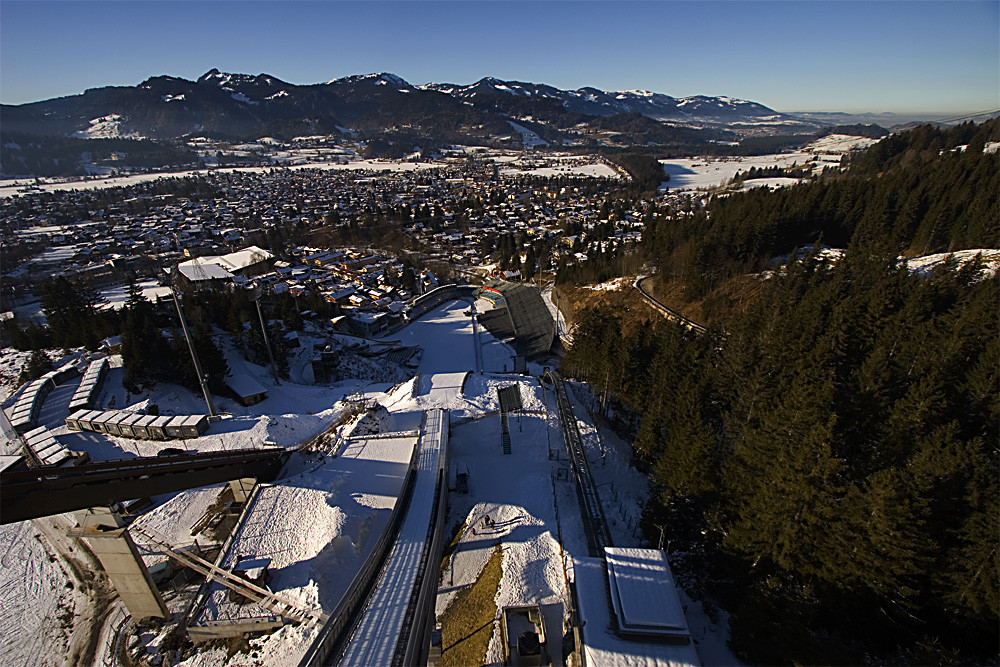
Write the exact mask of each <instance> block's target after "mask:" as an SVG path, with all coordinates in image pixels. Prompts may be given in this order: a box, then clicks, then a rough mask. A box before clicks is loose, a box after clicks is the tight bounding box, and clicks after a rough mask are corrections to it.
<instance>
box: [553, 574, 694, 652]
mask: <svg viewBox="0 0 1000 667" xmlns="http://www.w3.org/2000/svg"><path fill="white" fill-rule="evenodd" d="M573 573H574V574H573V576H574V583H575V588H576V593H577V603H578V610H579V613H580V620H581V621H582V623H583V625H582V627H581V634H582V642H581V643H582V644H583V647H582V648H583V650H584V651H585V652H586V662H587V664H589V665H605V666H608V667H627V666H631V665H645V666H647V667H653V666H662V667H667V666H670V667H681V666H685V667H686V666H696V665H700V664H701V661H700V660H699V658H698V653H697V651H696V650H695V647H694V645H692V644H685V645H676V644H667V643H663V642H651V641H634V640H629V639H625V638H622V637H619V636H618V635H616V634H615V633H614V631H613V628H614V621H612V619H611V613H610V611H609V607H608V594H607V589H606V581H607V574H606V570H605V565H604V561H603V560H602V559H600V558H574V559H573Z"/></svg>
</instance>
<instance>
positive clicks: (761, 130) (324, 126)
mask: <svg viewBox="0 0 1000 667" xmlns="http://www.w3.org/2000/svg"><path fill="white" fill-rule="evenodd" d="M0 111H2V128H0V129H3V130H4V131H7V132H24V133H28V134H36V135H48V136H75V137H80V138H111V137H135V138H139V137H146V138H152V139H175V138H180V137H184V136H210V137H213V138H220V139H226V138H232V139H252V138H258V137H261V136H276V137H284V138H291V137H292V136H297V135H308V134H336V133H338V132H344V131H345V130H347V129H348V128H349V129H350V130H351V131H359V132H362V133H368V136H371V137H376V136H380V135H385V136H387V137H389V139H388V141H390V143H391V142H392V141H394V140H399V141H404V142H405V141H410V140H411V139H412V140H422V142H423V143H435V142H436V143H445V142H451V143H463V142H473V143H475V142H478V143H487V144H488V143H490V142H497V141H502V140H510V139H511V137H512V136H516V135H517V133H516V132H513V131H512V127H511V125H510V121H516V122H517V123H518V124H520V125H522V126H525V127H529V129H531V130H532V131H534V132H537V133H538V134H539V135H540V136H542V137H543V138H544V139H546V140H548V141H555V142H557V143H558V142H560V141H562V140H564V139H565V140H567V141H568V142H573V143H577V144H578V143H579V140H578V138H573V137H571V136H570V135H580V134H586V133H588V132H591V133H592V132H595V131H597V129H599V128H597V124H595V121H597V120H599V119H601V118H606V117H610V116H617V115H619V114H641V115H642V116H645V117H646V118H649V119H652V120H653V121H656V122H657V123H663V124H665V125H666V126H667V127H666V130H667V131H666V132H660V131H652V132H650V131H644V132H643V133H642V137H643V138H645V139H646V140H647V142H649V143H659V142H660V141H667V142H669V141H682V140H683V141H689V140H691V137H693V136H697V137H699V138H700V139H701V140H710V139H713V138H714V139H720V138H731V136H730V133H731V132H733V131H736V132H741V131H743V132H750V133H758V134H768V133H771V134H773V133H778V132H787V131H789V130H790V128H791V129H795V130H796V131H814V130H815V129H818V128H819V127H820V125H819V124H818V123H815V122H812V121H808V120H804V119H800V118H795V117H792V116H788V115H785V114H781V113H778V112H776V111H774V110H773V109H770V108H768V107H766V106H763V105H761V104H758V103H756V102H750V101H746V100H737V99H733V98H729V97H708V96H700V95H699V96H694V97H686V98H674V97H671V96H669V95H664V94H662V93H653V92H649V91H613V92H606V91H602V90H599V89H597V88H581V89H579V90H574V91H569V90H561V89H558V88H555V87H552V86H548V85H545V84H535V83H525V82H518V81H503V80H500V79H495V78H493V77H486V78H483V79H481V80H479V81H477V82H476V83H473V84H470V85H466V86H460V85H456V84H427V85H422V86H414V85H412V84H410V83H408V82H407V81H405V80H404V79H402V78H400V77H398V76H396V75H394V74H390V73H384V72H382V73H375V74H365V75H352V76H347V77H343V78H339V79H333V80H331V81H327V82H325V83H317V84H309V85H297V84H290V83H288V82H285V81H282V80H281V79H278V78H277V77H274V76H271V75H268V74H257V75H251V74H232V73H225V72H220V71H219V70H218V69H211V70H209V71H208V72H206V73H205V74H203V75H202V76H201V77H199V78H198V79H197V80H196V81H190V80H187V79H183V78H179V77H172V76H155V77H151V78H149V79H146V80H145V81H143V82H142V83H140V84H138V85H137V86H132V87H130V86H108V87H102V88H91V89H88V90H86V91H85V92H83V93H81V94H79V95H70V96H67V97H60V98H55V99H51V100H44V101H40V102H33V103H28V104H21V105H2V108H0ZM526 123H527V124H528V125H525V124H526ZM607 125H608V124H607V123H606V122H605V123H603V126H604V128H605V130H606V129H607ZM670 126H675V127H677V128H686V129H688V130H691V131H695V132H696V133H697V132H700V133H701V134H692V133H691V132H686V133H685V132H672V131H670V130H671V127H670ZM654 129H655V128H654ZM650 137H652V138H650ZM584 143H585V142H584Z"/></svg>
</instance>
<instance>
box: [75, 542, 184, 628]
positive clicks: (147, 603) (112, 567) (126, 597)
mask: <svg viewBox="0 0 1000 667" xmlns="http://www.w3.org/2000/svg"><path fill="white" fill-rule="evenodd" d="M73 535H74V537H79V538H81V539H84V540H86V541H87V545H88V546H90V549H91V551H93V552H94V555H95V556H97V559H98V560H99V561H101V567H102V568H103V569H104V571H105V572H106V573H107V575H108V578H109V579H111V583H112V584H114V586H115V590H117V591H118V595H119V596H120V597H121V599H122V602H124V603H125V606H126V607H127V608H128V612H129V614H131V615H132V618H134V619H136V620H140V619H143V618H148V617H150V616H153V617H156V618H170V612H169V611H167V606H166V605H165V604H163V598H161V597H160V592H159V591H158V590H157V589H156V585H155V584H154V583H153V578H152V577H150V576H149V570H147V569H146V564H145V563H143V562H142V557H141V556H140V555H139V550H138V549H136V547H135V542H133V541H132V536H131V535H129V534H128V529H126V528H112V529H106V530H81V531H77V532H75V533H74V534H73Z"/></svg>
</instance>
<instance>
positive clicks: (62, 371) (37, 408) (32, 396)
mask: <svg viewBox="0 0 1000 667" xmlns="http://www.w3.org/2000/svg"><path fill="white" fill-rule="evenodd" d="M77 372H78V371H77V369H76V368H75V367H74V366H67V367H64V368H59V369H56V370H52V371H49V372H48V373H46V374H45V375H43V376H41V377H40V378H38V379H37V380H32V381H31V382H29V383H28V384H27V385H25V387H24V390H23V391H22V392H21V396H20V397H19V398H18V399H17V402H16V403H14V408H13V409H12V410H11V411H10V413H9V417H10V425H11V426H13V427H14V430H15V431H17V432H18V433H21V434H23V433H26V432H27V431H30V430H31V429H33V428H34V427H35V425H36V424H37V423H38V415H39V414H40V413H41V411H42V404H43V403H44V402H45V397H46V396H48V395H49V392H50V391H52V390H53V389H55V388H56V385H57V384H59V383H61V382H62V381H63V380H65V379H66V378H68V377H72V376H73V375H74V374H76V373H77Z"/></svg>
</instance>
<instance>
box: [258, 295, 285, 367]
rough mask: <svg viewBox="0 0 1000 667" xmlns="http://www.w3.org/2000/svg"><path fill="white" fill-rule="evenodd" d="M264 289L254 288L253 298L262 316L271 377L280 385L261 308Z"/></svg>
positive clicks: (261, 322) (261, 326)
mask: <svg viewBox="0 0 1000 667" xmlns="http://www.w3.org/2000/svg"><path fill="white" fill-rule="evenodd" d="M262 294H263V291H262V290H261V288H260V287H256V288H254V291H253V300H254V303H256V304H257V317H259V318H260V331H261V333H262V334H264V347H266V348H267V357H268V359H270V360H271V377H273V378H274V384H276V385H280V384H281V382H280V381H279V380H278V367H277V366H275V365H274V353H273V352H271V342H270V341H269V340H268V338H267V327H266V326H264V314H263V313H262V312H261V310H260V297H261V296H262Z"/></svg>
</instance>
